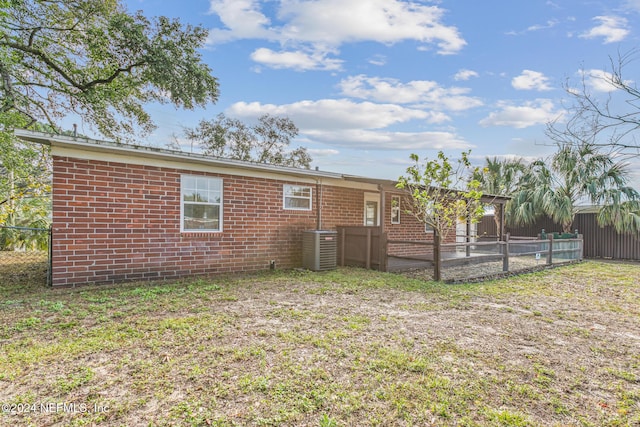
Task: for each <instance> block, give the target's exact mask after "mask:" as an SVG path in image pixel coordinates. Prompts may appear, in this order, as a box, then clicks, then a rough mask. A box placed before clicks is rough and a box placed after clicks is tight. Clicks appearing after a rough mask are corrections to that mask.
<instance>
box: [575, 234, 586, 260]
mask: <svg viewBox="0 0 640 427" xmlns="http://www.w3.org/2000/svg"><path fill="white" fill-rule="evenodd" d="M576 231H578V230H576ZM578 244H579V245H580V252H578V255H579V256H580V261H582V260H583V259H584V235H582V234H578Z"/></svg>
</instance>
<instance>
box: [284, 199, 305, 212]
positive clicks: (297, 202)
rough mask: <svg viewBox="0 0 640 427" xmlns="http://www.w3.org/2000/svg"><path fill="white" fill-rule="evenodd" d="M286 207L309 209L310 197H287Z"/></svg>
mask: <svg viewBox="0 0 640 427" xmlns="http://www.w3.org/2000/svg"><path fill="white" fill-rule="evenodd" d="M285 207H286V208H288V209H309V208H310V200H309V199H295V198H293V197H287V198H286V199H285Z"/></svg>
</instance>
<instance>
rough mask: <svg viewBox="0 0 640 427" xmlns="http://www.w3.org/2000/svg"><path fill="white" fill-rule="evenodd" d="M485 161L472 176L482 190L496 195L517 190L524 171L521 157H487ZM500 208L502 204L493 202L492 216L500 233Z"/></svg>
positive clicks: (504, 194) (508, 194) (507, 194)
mask: <svg viewBox="0 0 640 427" xmlns="http://www.w3.org/2000/svg"><path fill="white" fill-rule="evenodd" d="M485 161H486V163H485V166H484V167H483V169H482V170H481V171H479V173H476V174H475V175H474V178H475V179H477V180H478V181H479V182H480V189H481V190H482V192H483V193H485V194H492V195H496V196H512V195H513V194H514V193H515V192H516V191H517V190H518V188H519V184H520V180H521V179H522V177H523V175H524V173H525V171H526V166H525V165H524V163H523V162H522V159H515V160H509V159H498V158H497V157H494V158H493V159H490V158H489V157H487V158H486V159H485ZM509 203H511V202H509ZM509 203H508V204H509ZM502 208H503V205H502V204H499V203H494V204H493V209H494V216H493V218H494V220H495V222H496V230H498V233H500V219H501V218H502V216H503V212H502ZM508 212H509V208H508V207H507V208H506V212H505V213H508Z"/></svg>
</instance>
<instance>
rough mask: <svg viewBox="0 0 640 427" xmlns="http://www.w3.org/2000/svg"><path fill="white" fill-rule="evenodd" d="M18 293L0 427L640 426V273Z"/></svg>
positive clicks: (0, 335) (268, 280)
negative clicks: (474, 280)
mask: <svg viewBox="0 0 640 427" xmlns="http://www.w3.org/2000/svg"><path fill="white" fill-rule="evenodd" d="M2 291H5V292H3V294H4V295H5V296H6V297H4V299H3V300H2V301H0V316H1V317H2V319H3V320H4V322H3V325H2V326H1V327H0V345H2V352H0V403H2V404H3V412H4V413H3V414H0V424H7V425H91V424H96V425H110V426H111V425H114V426H115V425H295V426H318V425H320V426H338V425H350V426H360V425H362V426H369V425H381V426H387V425H400V426H402V425H421V426H423V425H435V426H441V425H444V426H447V425H452V426H453V425H469V426H472V425H477V426H634V425H640V264H637V263H636V264H623V263H600V262H586V263H581V264H576V265H571V266H567V267H563V268H558V269H554V270H548V271H543V272H538V273H534V274H529V275H524V276H518V277H510V278H508V279H503V280H497V281H493V282H486V283H477V284H462V285H444V284H434V283H428V282H425V281H422V280H417V279H415V278H410V277H406V276H400V275H393V274H380V273H374V272H369V271H364V270H359V269H339V270H337V271H334V272H326V273H309V272H298V271H290V272H278V273H275V274H266V275H260V276H253V277H244V278H240V277H232V278H212V279H207V280H204V279H200V280H194V281H185V282H181V283H165V284H155V285H151V284H129V285H121V286H116V287H109V288H99V287H88V288H80V289H67V290H48V289H43V288H40V287H32V288H29V287H28V286H27V287H22V288H20V287H15V286H4V289H2ZM65 404H67V406H64V405H65ZM6 405H8V406H6ZM20 405H22V406H20ZM47 405H48V406H47ZM52 405H53V406H52ZM43 406H44V408H45V409H47V408H49V409H52V410H49V411H44V410H43V409H42V408H43ZM27 407H28V409H25V408H27ZM5 409H6V410H5Z"/></svg>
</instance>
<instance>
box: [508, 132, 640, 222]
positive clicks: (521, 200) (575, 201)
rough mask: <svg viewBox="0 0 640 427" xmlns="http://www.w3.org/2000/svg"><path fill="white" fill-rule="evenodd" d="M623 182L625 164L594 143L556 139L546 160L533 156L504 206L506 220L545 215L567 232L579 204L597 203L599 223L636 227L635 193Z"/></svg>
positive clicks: (529, 219) (638, 219) (638, 200)
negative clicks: (518, 186) (508, 213)
mask: <svg viewBox="0 0 640 427" xmlns="http://www.w3.org/2000/svg"><path fill="white" fill-rule="evenodd" d="M628 181H629V172H628V169H627V165H626V164H624V163H622V162H617V161H615V159H614V158H613V157H612V156H609V155H606V154H603V153H601V152H600V151H599V149H598V147H597V146H596V145H595V144H592V143H586V142H583V143H580V144H571V143H564V144H559V145H558V151H557V152H556V153H555V154H554V155H553V156H552V158H551V161H550V164H549V165H547V164H546V163H545V162H544V161H543V160H538V161H536V162H534V163H533V164H532V165H531V167H530V170H529V172H528V173H526V174H525V175H524V177H523V181H522V187H521V189H520V191H518V192H517V193H516V194H515V197H514V199H513V200H512V204H511V206H510V208H511V219H512V220H513V221H514V222H515V223H517V224H523V223H524V224H526V223H531V222H533V220H535V218H536V217H538V216H539V215H541V214H546V215H548V216H549V217H550V218H551V219H552V220H553V221H555V222H556V223H558V224H560V225H561V226H562V230H563V232H565V233H569V232H571V225H572V224H573V220H574V218H575V216H576V214H577V213H578V210H579V204H581V203H582V204H584V203H591V204H593V205H596V206H602V208H601V209H600V212H599V214H598V221H599V224H600V225H601V226H604V225H613V226H614V227H615V228H616V230H618V231H623V232H633V231H634V230H635V231H637V230H638V229H639V228H640V217H638V213H639V212H640V211H638V209H637V208H638V206H639V204H640V194H639V193H638V192H637V191H636V190H635V189H633V188H632V187H630V186H628V185H627V183H628Z"/></svg>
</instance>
